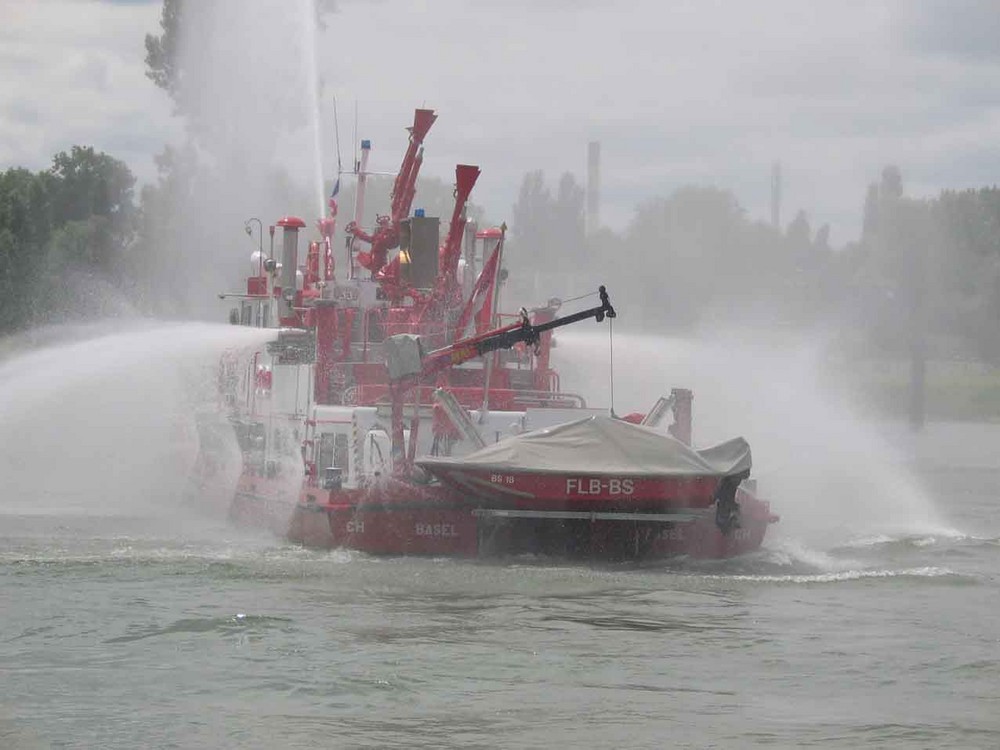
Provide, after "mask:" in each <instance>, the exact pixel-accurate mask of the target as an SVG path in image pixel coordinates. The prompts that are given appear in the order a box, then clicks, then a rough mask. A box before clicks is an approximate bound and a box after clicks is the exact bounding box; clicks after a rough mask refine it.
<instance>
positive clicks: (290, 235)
mask: <svg viewBox="0 0 1000 750" xmlns="http://www.w3.org/2000/svg"><path fill="white" fill-rule="evenodd" d="M305 225H306V223H305V222H304V221H302V219H300V218H299V217H298V216H285V217H283V218H281V219H280V220H279V221H278V226H279V227H281V230H282V238H281V239H282V244H281V302H280V303H279V310H280V311H281V312H280V316H279V317H281V318H290V317H292V315H293V311H292V306H293V303H294V301H295V272H296V271H298V264H299V230H300V229H302V228H303V227H304V226H305Z"/></svg>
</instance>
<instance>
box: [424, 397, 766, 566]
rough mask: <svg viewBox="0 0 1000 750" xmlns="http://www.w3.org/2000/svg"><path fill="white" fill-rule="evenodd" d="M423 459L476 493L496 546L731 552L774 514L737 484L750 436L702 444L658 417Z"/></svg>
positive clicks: (587, 422)
mask: <svg viewBox="0 0 1000 750" xmlns="http://www.w3.org/2000/svg"><path fill="white" fill-rule="evenodd" d="M416 465H417V466H418V467H420V468H421V469H422V470H423V471H425V472H427V473H428V474H429V475H430V476H432V477H433V478H434V479H436V480H438V481H440V482H441V484H442V485H444V486H446V487H449V488H451V489H453V490H454V491H455V492H456V493H457V494H459V495H462V496H464V497H466V498H467V499H471V498H475V505H476V506H477V507H476V508H475V509H474V510H473V511H472V512H473V514H474V515H475V516H477V517H478V518H479V519H480V523H481V524H482V523H490V522H492V524H493V528H492V529H491V531H490V533H489V534H486V535H481V537H480V538H481V539H486V540H487V542H488V545H487V546H489V547H493V548H496V549H502V550H503V551H505V552H510V551H544V552H549V553H559V554H580V553H585V554H588V555H599V556H610V557H621V556H629V557H647V556H653V557H658V556H664V555H668V554H679V553H684V554H690V555H692V556H698V557H728V556H730V555H733V554H739V553H740V552H742V551H746V550H749V549H755V548H756V547H757V546H759V545H760V543H761V541H762V539H763V536H764V533H765V531H766V528H767V525H768V524H770V523H773V522H774V521H775V520H777V519H776V517H774V516H773V515H772V514H771V512H770V508H769V506H768V504H767V503H766V502H763V501H760V500H757V499H756V498H754V497H753V496H752V495H751V494H750V493H749V492H747V491H745V490H744V491H741V490H740V485H741V484H742V483H743V481H744V480H746V479H747V478H748V477H749V474H750V468H751V453H750V446H749V445H748V444H747V442H746V441H745V440H744V439H743V438H734V439H732V440H729V441H726V442H725V443H722V444H720V445H717V446H714V447H712V448H706V449H702V450H696V449H694V448H692V447H690V446H688V445H686V444H685V443H683V442H681V441H680V440H677V439H676V438H674V437H672V436H671V435H669V434H667V433H665V432H660V431H658V430H656V429H653V428H650V427H646V426H642V425H637V424H631V423H629V422H626V421H624V420H621V419H617V418H613V417H610V416H606V415H591V416H588V417H584V418H582V419H577V420H573V421H570V422H566V423H564V424H560V425H556V426H554V427H550V428H545V429H541V430H536V431H533V432H528V433H525V434H522V435H517V436H513V437H509V438H506V439H504V440H501V441H500V442H498V443H495V444H493V445H488V446H485V447H483V448H481V449H480V450H478V451H475V452H473V453H471V454H469V455H467V456H464V457H461V458H436V457H427V458H422V459H419V460H417V461H416Z"/></svg>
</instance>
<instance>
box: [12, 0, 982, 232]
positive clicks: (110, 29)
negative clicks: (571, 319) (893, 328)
mask: <svg viewBox="0 0 1000 750" xmlns="http://www.w3.org/2000/svg"><path fill="white" fill-rule="evenodd" d="M307 1H308V0H299V4H303V3H305V2H307ZM255 2H263V3H269V4H271V5H274V3H275V2H277V0H246V2H244V3H242V4H241V7H243V8H246V13H245V15H244V17H243V18H242V19H241V23H239V24H235V23H234V24H233V26H232V30H231V31H228V33H231V34H233V35H234V36H235V35H238V36H239V37H242V38H235V39H230V40H229V42H230V47H229V49H230V52H229V53H228V54H229V55H231V57H232V60H231V65H232V66H233V67H238V66H239V65H240V56H241V55H250V56H253V55H255V54H267V55H273V54H275V52H274V50H275V49H279V50H280V49H281V48H282V47H284V46H285V45H287V47H288V49H289V51H290V52H289V54H299V53H300V51H301V49H302V47H303V44H302V39H301V29H302V28H304V27H303V26H302V25H301V24H293V23H290V24H289V25H287V26H286V27H281V24H280V23H279V24H276V23H275V22H274V20H273V19H274V16H273V13H272V14H271V16H268V18H270V19H271V20H269V21H268V23H263V22H261V23H258V24H256V27H255V25H254V19H255V18H256V17H257V14H254V13H252V12H251V11H252V9H253V7H254V3H255ZM293 6H294V7H293ZM276 7H279V8H284V7H288V8H290V10H289V14H293V13H294V12H295V9H294V8H295V7H297V4H296V3H293V2H289V3H286V4H283V5H282V4H279V5H278V6H276ZM303 7H304V6H303ZM160 9H161V3H160V2H158V1H154V2H142V1H141V0H133V1H131V2H128V1H126V0H118V1H117V2H109V1H108V0H0V169H6V168H9V167H14V166H23V167H27V168H30V169H34V170H37V169H43V168H46V167H47V166H48V165H49V164H50V163H51V159H52V156H53V155H54V154H55V153H57V152H59V151H62V150H68V149H69V148H70V147H71V146H72V145H74V144H80V145H93V146H95V147H96V148H97V149H99V150H102V151H105V152H107V153H109V154H111V155H112V156H115V157H116V158H119V159H121V160H123V161H125V162H126V163H127V164H128V165H129V167H130V168H131V169H132V171H133V172H134V173H135V174H136V175H137V177H138V178H139V179H140V181H151V180H154V179H155V175H156V170H155V165H154V161H153V156H154V154H156V153H157V152H159V151H160V150H161V149H162V148H163V145H164V144H165V143H168V142H178V141H179V140H180V139H181V138H182V136H183V132H184V127H183V122H181V121H180V120H179V119H178V118H176V117H174V116H172V114H171V112H172V105H171V102H170V101H169V99H168V97H167V96H166V95H165V94H164V93H163V92H162V91H161V90H159V89H157V88H156V87H155V86H154V85H153V84H152V83H151V82H150V81H149V80H147V79H146V77H145V75H144V73H145V63H144V57H145V48H144V43H143V42H144V37H145V34H147V33H157V32H158V30H159V27H158V23H159V16H160ZM261 17H263V14H262V16H261ZM258 27H259V28H258ZM998 29H1000V2H994V1H993V0H835V1H830V2H828V1H826V0H814V1H810V2H805V1H803V0H759V1H758V2H743V1H742V0H729V1H723V0H634V1H632V2H623V1H619V2H612V1H611V0H505V1H504V2H498V1H497V0H339V1H338V2H337V3H336V8H335V11H334V12H333V13H331V14H329V15H327V16H326V17H325V29H323V30H322V31H320V32H319V38H318V44H317V53H316V59H317V66H316V67H317V70H318V80H319V83H320V87H321V94H320V107H319V112H320V142H321V149H320V150H321V151H322V164H323V169H322V171H323V173H324V175H326V179H327V180H332V177H333V173H334V171H335V170H336V164H337V150H338V147H337V138H336V133H337V130H338V129H339V136H340V145H339V150H340V152H341V155H342V159H343V161H344V162H345V163H346V164H349V163H350V162H351V159H352V156H351V154H352V141H353V135H354V119H355V111H357V119H358V123H359V128H358V137H359V138H362V137H364V138H369V139H371V140H372V142H373V156H372V167H373V168H375V169H381V170H386V171H393V170H395V168H396V167H397V165H398V163H399V159H400V158H401V156H402V152H403V150H404V148H405V144H406V133H405V130H404V128H405V127H406V126H407V125H408V124H409V123H410V122H411V120H412V110H413V109H414V108H415V107H421V106H426V107H429V108H432V109H435V110H437V112H438V115H439V120H438V122H437V123H436V124H435V125H434V128H433V129H432V131H431V133H430V135H429V137H428V139H427V151H426V156H425V161H424V167H423V170H424V174H427V175H433V176H437V177H440V178H442V179H445V180H447V181H452V180H453V175H454V165H455V164H456V163H459V162H461V163H473V164H478V165H479V166H480V167H482V169H483V175H482V177H481V178H480V180H479V183H478V184H477V187H476V190H475V192H474V193H473V201H474V202H476V203H477V204H478V205H481V206H484V207H485V208H486V211H487V215H488V216H490V217H491V218H495V219H498V220H500V219H509V216H510V208H511V206H512V205H513V203H514V202H515V200H516V198H517V192H518V188H519V186H520V182H521V180H522V178H523V176H524V174H525V173H527V172H529V171H531V170H536V169H541V170H543V171H544V172H545V174H546V177H547V179H548V181H549V184H550V185H551V186H552V187H553V188H554V187H555V184H556V182H557V180H558V178H559V176H560V175H561V174H562V173H564V172H572V173H574V174H575V175H576V176H577V178H578V179H579V180H580V181H581V182H583V181H585V179H586V154H587V143H588V142H589V141H592V140H596V141H599V142H600V143H601V158H602V160H601V220H602V223H604V224H605V225H607V226H609V227H611V228H612V229H615V230H621V229H624V228H625V227H626V226H627V224H628V222H629V220H630V218H631V217H632V215H633V212H634V209H635V207H636V206H637V205H638V204H640V203H641V202H643V201H645V200H648V199H650V198H653V197H659V196H667V195H669V194H670V192H672V191H673V190H674V189H676V188H677V187H680V186H682V185H685V184H697V185H713V186H716V187H720V188H725V189H729V190H732V191H733V193H734V194H735V195H736V197H737V200H738V201H739V203H740V205H741V206H743V207H744V209H745V210H746V212H747V214H748V216H749V217H750V218H753V219H760V220H768V219H769V217H770V207H769V201H770V191H771V169H772V164H773V163H774V162H775V161H778V162H780V163H781V167H782V175H783V186H782V187H783V191H782V192H783V200H782V223H783V224H787V223H788V222H790V221H791V219H792V218H793V216H794V214H795V212H796V211H798V210H800V209H802V210H805V211H806V213H807V215H808V217H809V219H810V221H811V223H812V226H813V228H814V229H815V228H817V227H819V226H820V225H822V224H825V223H829V224H830V225H831V228H832V233H831V242H832V243H833V244H834V245H840V244H843V243H845V242H848V241H850V240H852V239H855V238H856V237H857V234H858V232H859V228H860V221H861V207H862V204H863V201H864V195H865V189H866V186H867V185H868V183H870V182H872V181H874V180H877V178H878V175H879V173H880V172H881V169H882V167H883V166H885V165H886V164H888V163H894V164H897V165H898V166H899V167H900V169H901V170H902V174H903V179H904V185H905V188H906V192H907V194H908V195H911V196H914V197H924V196H928V197H929V196H933V195H935V194H936V193H937V192H939V191H940V190H941V189H964V188H973V187H981V186H985V185H993V184H995V183H996V182H997V174H998V173H1000V149H998V145H1000V34H998V33H997V30H998ZM218 33H227V31H226V30H224V31H220V32H218ZM283 36H287V37H288V39H287V42H285V41H283V39H282V37H283ZM262 51H265V52H262ZM222 65H223V67H225V63H223V64H222ZM242 96H243V97H244V98H247V99H250V100H251V101H253V102H259V104H255V105H254V106H258V107H261V108H266V107H268V106H269V105H268V102H269V101H278V98H276V97H272V96H271V95H270V94H269V92H268V91H267V90H259V91H246V92H243V94H242ZM334 100H336V103H337V109H338V113H339V118H338V124H339V128H335V127H334V117H333V111H334V108H333V103H334ZM307 140H309V141H310V144H311V139H307ZM290 147H294V143H292V145H291V146H290ZM306 148H307V146H305V145H303V146H302V148H301V149H300V150H305V149H306ZM308 148H311V145H309V146H308ZM309 153H313V152H312V151H310V152H309ZM418 202H419V200H418Z"/></svg>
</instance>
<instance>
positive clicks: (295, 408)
mask: <svg viewBox="0 0 1000 750" xmlns="http://www.w3.org/2000/svg"><path fill="white" fill-rule="evenodd" d="M435 119H436V115H435V114H434V113H433V112H432V111H430V110H417V111H416V114H415V117H414V124H413V126H412V127H411V128H410V129H409V130H410V142H409V147H408V149H407V152H406V155H405V157H404V159H403V162H402V166H401V167H400V170H399V173H398V174H397V176H396V180H395V183H394V186H393V193H392V205H391V209H390V213H389V214H388V215H386V216H379V217H378V218H377V220H376V226H375V228H374V230H372V231H371V232H366V231H365V230H363V229H362V228H361V227H360V226H359V224H360V222H361V217H362V214H363V212H362V210H361V206H363V202H364V198H365V196H364V188H365V183H366V177H367V174H368V173H367V172H366V170H367V160H368V151H369V148H370V144H368V142H363V145H362V149H363V150H362V154H363V158H362V161H361V162H360V163H359V167H358V170H357V176H358V193H357V201H358V205H357V206H356V207H355V213H354V216H355V218H354V220H353V221H352V222H351V223H349V224H348V226H347V228H346V234H347V249H346V257H345V258H344V261H343V263H339V262H338V263H335V260H336V259H335V258H334V253H333V250H332V248H333V236H334V233H335V229H336V213H337V205H336V202H335V201H334V200H332V199H331V201H330V209H331V212H330V215H329V216H328V217H324V218H323V219H321V220H320V221H319V222H318V228H319V233H320V239H319V240H316V241H313V242H311V243H310V245H309V246H308V251H307V253H306V254H305V258H304V262H303V263H301V264H300V263H299V258H298V251H297V246H298V235H299V233H300V231H301V230H303V229H304V228H305V226H306V225H305V222H304V221H302V220H301V219H298V218H296V217H284V218H283V219H281V220H280V221H278V222H276V226H277V227H278V228H279V229H280V231H281V247H282V250H281V257H280V258H277V257H275V254H274V252H273V245H274V232H275V227H271V237H272V253H271V255H270V257H266V258H255V265H254V271H255V273H254V275H253V276H251V277H250V278H249V279H248V280H247V290H246V293H245V294H243V293H240V294H236V295H227V296H230V297H233V298H237V299H239V307H238V308H237V309H236V310H234V311H233V313H232V314H231V320H233V321H234V322H239V323H241V324H244V325H255V326H261V327H272V328H274V339H273V340H272V341H271V342H269V343H268V345H267V347H266V349H264V350H261V351H257V352H253V353H250V354H249V355H247V356H245V357H243V358H242V359H240V360H236V359H233V358H232V357H230V358H227V359H226V360H225V361H224V363H223V371H222V372H220V384H221V385H222V389H223V392H224V396H225V403H226V404H227V408H228V410H229V419H230V421H231V422H232V424H233V426H234V427H235V430H236V434H237V437H238V438H239V441H240V447H241V450H242V455H243V467H242V472H241V476H240V480H239V483H238V487H237V491H236V497H235V499H234V502H233V511H232V513H233V516H234V517H236V518H238V519H241V520H248V519H249V520H256V521H260V520H262V519H263V520H265V521H267V522H269V523H272V524H273V525H274V526H275V527H276V528H278V529H280V530H281V531H282V532H283V533H286V534H287V535H288V537H289V538H290V539H292V540H295V541H298V542H302V543H305V544H309V545H315V546H323V547H334V546H345V547H351V548H356V549H361V550H364V551H368V552H372V553H388V554H435V555H436V554H455V555H476V554H490V553H498V554H502V553H506V552H521V551H538V552H550V553H555V554H570V555H577V554H583V555H590V556H611V557H630V556H658V555H667V554H677V553H687V554H691V555H697V556H704V557H724V556H729V555H733V554H739V553H742V552H746V551H749V550H752V549H755V548H756V547H758V546H759V545H760V543H761V540H762V539H763V536H764V533H765V531H766V528H767V525H768V524H769V523H771V522H773V521H775V520H777V519H776V517H774V516H772V515H771V513H770V510H769V509H768V507H767V504H766V503H764V502H762V501H760V500H757V499H756V498H755V497H754V496H753V495H752V494H751V493H750V492H749V491H748V490H747V489H746V483H745V482H744V480H745V479H746V477H747V476H748V474H749V466H750V464H749V448H746V452H745V456H743V455H742V454H740V455H739V456H737V458H738V460H736V461H735V462H733V461H729V462H728V463H727V459H726V456H725V455H724V452H723V453H720V452H719V449H718V448H717V449H710V450H708V451H695V450H693V449H692V448H690V447H689V446H688V445H686V443H690V435H691V424H690V419H691V408H690V407H691V394H690V391H686V390H684V389H675V390H674V391H673V392H672V394H671V396H670V397H669V398H668V399H661V400H660V402H659V403H658V404H657V405H656V406H654V408H653V409H652V410H651V411H650V413H649V414H647V415H636V416H635V417H631V416H630V417H629V418H628V419H629V421H642V422H644V423H645V424H644V425H640V426H636V425H633V424H630V423H629V422H626V421H624V420H617V419H610V418H609V417H607V410H605V409H594V408H588V406H587V404H586V402H585V400H584V398H583V397H582V396H579V395H577V394H572V393H566V392H563V391H562V390H561V388H560V386H559V377H558V375H557V373H556V372H555V370H554V369H553V368H552V366H551V360H550V353H551V347H552V332H553V330H555V329H557V328H559V327H561V326H565V325H572V324H576V323H580V322H583V321H586V320H596V321H597V322H598V323H600V322H601V321H603V320H604V319H605V318H613V317H614V316H615V310H614V308H613V307H612V305H611V302H610V299H609V297H608V294H607V292H606V290H605V289H604V287H600V288H599V290H598V292H597V297H598V302H599V304H598V305H597V306H595V307H591V308H588V309H584V310H581V311H578V312H575V313H571V314H568V315H560V312H561V310H560V308H561V303H560V302H559V301H558V300H550V301H549V302H548V303H547V304H545V305H542V306H540V307H537V308H534V309H530V310H529V309H524V308H522V309H521V311H520V313H518V314H517V315H516V316H507V317H506V318H505V316H501V315H498V314H497V313H496V310H495V306H496V300H497V297H498V296H499V290H500V286H501V279H502V274H501V267H502V256H503V245H504V240H505V231H504V228H503V227H500V228H490V229H483V230H478V229H477V228H476V227H475V226H474V225H473V224H472V223H471V222H469V221H467V219H466V211H465V208H466V204H467V201H468V199H469V195H470V193H471V191H472V188H473V186H474V185H475V182H476V179H477V177H478V176H479V169H478V167H474V166H469V165H459V166H458V167H457V169H456V189H455V207H454V211H453V212H452V216H451V219H450V221H449V223H448V226H447V231H446V232H445V235H444V239H443V241H442V239H441V231H440V226H439V222H438V219H436V218H433V217H427V216H424V215H423V212H421V211H417V212H415V213H414V214H413V215H412V216H411V215H410V209H411V206H412V203H413V200H414V195H415V190H416V179H417V174H418V172H419V169H420V166H421V163H422V160H423V141H424V138H425V136H426V135H427V132H428V130H429V129H430V127H431V125H432V124H433V123H434V121H435ZM359 243H368V244H369V245H370V248H369V249H368V250H361V249H359V247H358V245H359ZM397 250H398V251H397ZM393 251H397V252H395V254H394V255H393V256H391V257H390V253H391V252H393ZM338 266H339V268H338ZM362 269H363V270H362ZM505 320H506V321H507V322H505ZM470 329H471V330H470ZM667 417H672V418H673V424H671V425H670V427H669V434H668V431H660V430H659V429H658V427H657V426H658V425H659V424H660V423H662V422H666V421H667V419H666V418H667ZM581 419H582V420H583V421H581ZM581 430H583V431H584V432H581ZM588 430H590V431H594V430H597V432H593V434H591V432H587V431H588ZM604 440H607V441H610V442H609V443H608V445H607V450H608V452H607V456H611V455H612V453H614V450H617V451H618V453H614V455H616V456H618V458H616V459H615V460H613V461H612V460H611V459H608V458H606V457H605V456H604V455H603V454H602V453H601V450H600V447H599V446H600V445H601V443H602V441H604ZM574 441H576V442H574ZM522 442H523V443H524V445H529V446H530V448H529V449H526V450H528V452H529V454H531V455H534V456H545V455H549V453H548V452H549V451H556V452H557V453H558V451H562V453H558V455H559V456H560V457H559V458H553V463H552V464H551V465H549V464H545V463H542V464H533V463H532V462H531V461H521V462H519V461H518V460H515V459H514V458H511V456H516V455H518V454H517V450H519V449H520V446H522ZM612 443H614V444H617V443H621V445H619V446H618V448H617V449H614V447H613V445H612ZM626 445H627V446H630V447H628V448H627V449H626V448H623V447H622V446H626ZM744 445H745V444H744ZM580 446H584V447H580ZM586 446H589V447H586ZM495 450H500V451H508V450H510V451H514V452H513V453H509V454H504V455H505V457H504V458H502V459H499V458H498V457H497V455H495V454H493V453H491V451H495ZM713 451H714V452H713ZM557 453H552V455H553V456H556V455H557ZM619 454H620V455H619ZM567 457H568V458H567ZM630 457H631V458H633V459H634V458H637V457H641V458H642V460H641V461H640V463H639V464H635V465H633V464H631V463H629V461H630V460H631V459H630ZM491 461H492V462H493V463H490V462H491Z"/></svg>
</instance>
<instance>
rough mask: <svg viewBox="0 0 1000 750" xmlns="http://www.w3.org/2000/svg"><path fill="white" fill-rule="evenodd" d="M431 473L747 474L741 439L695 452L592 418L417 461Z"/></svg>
mask: <svg viewBox="0 0 1000 750" xmlns="http://www.w3.org/2000/svg"><path fill="white" fill-rule="evenodd" d="M416 463H417V464H418V465H419V466H421V467H423V468H425V469H427V470H428V471H429V472H430V473H432V474H433V473H435V469H459V468H466V469H496V470H498V471H530V472H537V473H566V472H572V473H573V474H602V475H606V474H617V475H627V476H675V477H676V476H681V477H684V476H716V477H723V476H732V475H736V474H742V473H744V472H748V471H749V470H750V463H751V462H750V446H749V445H748V444H747V441H746V440H744V439H743V438H741V437H738V438H733V439H732V440H728V441H726V442H725V443H721V444H719V445H717V446H714V447H712V448H706V449H704V450H700V451H699V450H694V449H693V448H690V447H688V446H687V445H685V444H684V443H682V442H681V441H679V440H677V439H675V438H673V437H671V436H670V435H667V434H665V433H663V432H659V431H657V430H654V429H652V428H649V427H642V426H640V425H636V424H631V423H630V422H624V421H622V420H620V419H613V418H611V417H606V416H591V417H585V418H584V419H578V420H575V421H573V422H566V423H564V424H560V425H556V426H555V427H548V428H545V429H541V430H535V431H533V432H526V433H524V434H522V435H516V436H514V437H510V438H506V439H505V440H501V441H500V442H498V443H495V444H493V445H488V446H486V447H485V448H482V449H480V450H478V451H476V452H475V453H470V454H469V455H468V456H464V457H462V458H422V459H419V460H418V461H417V462H416Z"/></svg>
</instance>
